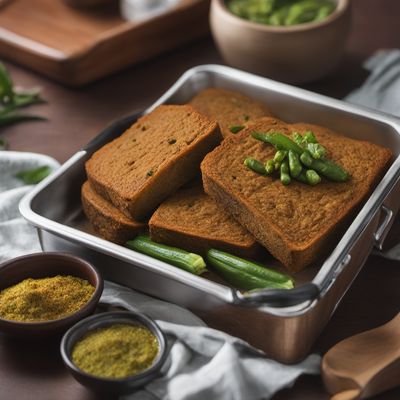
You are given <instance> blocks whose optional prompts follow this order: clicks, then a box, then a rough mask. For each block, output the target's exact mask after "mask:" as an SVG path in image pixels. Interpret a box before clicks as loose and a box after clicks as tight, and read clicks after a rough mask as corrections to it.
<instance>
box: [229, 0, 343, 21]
mask: <svg viewBox="0 0 400 400" xmlns="http://www.w3.org/2000/svg"><path fill="white" fill-rule="evenodd" d="M227 7H228V9H229V10H230V11H231V12H232V13H233V14H235V15H237V16H238V17H240V18H244V19H248V20H250V21H254V22H258V23H261V24H265V25H272V26H292V25H298V24H304V23H310V22H318V21H322V20H323V19H325V18H327V17H328V16H329V15H330V14H332V12H333V11H334V10H335V8H336V3H335V2H334V1H333V0H228V1H227Z"/></svg>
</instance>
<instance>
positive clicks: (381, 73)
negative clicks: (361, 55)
mask: <svg viewBox="0 0 400 400" xmlns="http://www.w3.org/2000/svg"><path fill="white" fill-rule="evenodd" d="M364 68H366V69H367V70H368V71H370V72H371V73H370V75H369V76H368V79H367V80H366V81H365V82H364V84H363V85H362V86H361V87H360V88H359V89H356V90H354V91H353V92H352V93H350V94H349V95H348V96H347V97H346V98H345V100H346V101H349V102H350V103H355V104H360V105H363V106H366V107H369V108H373V109H376V110H380V111H383V112H386V113H389V114H393V115H396V116H398V117H400V50H381V51H379V52H377V53H376V54H374V55H373V56H372V57H371V58H369V59H368V60H367V61H366V62H365V63H364Z"/></svg>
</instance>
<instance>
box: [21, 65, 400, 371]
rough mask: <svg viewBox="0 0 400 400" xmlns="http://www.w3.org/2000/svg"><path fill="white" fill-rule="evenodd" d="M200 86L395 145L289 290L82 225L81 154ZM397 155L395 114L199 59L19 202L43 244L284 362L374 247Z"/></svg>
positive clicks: (388, 220)
mask: <svg viewBox="0 0 400 400" xmlns="http://www.w3.org/2000/svg"><path fill="white" fill-rule="evenodd" d="M207 87H221V88H226V89H231V90H237V91H239V92H242V93H245V94H247V95H249V96H252V97H254V98H256V99H258V100H260V101H262V102H264V103H265V104H267V105H268V107H269V109H270V110H271V111H272V112H273V113H274V115H276V116H277V117H279V118H281V119H283V120H284V121H287V122H300V121H303V122H309V123H315V124H320V125H325V126H327V127H329V128H331V129H333V130H335V131H338V132H342V133H344V134H346V135H348V136H349V137H352V138H356V139H364V140H368V141H371V142H375V143H377V144H381V145H384V146H387V147H389V148H390V149H391V150H392V151H393V154H394V157H393V161H392V164H391V166H390V167H389V169H388V171H387V172H386V174H385V176H384V177H383V179H382V180H381V181H380V182H379V184H378V185H377V187H376V188H375V190H374V191H373V193H372V194H371V196H370V197H369V198H368V200H367V201H366V202H365V204H364V205H363V206H362V208H361V209H360V211H359V213H358V214H357V216H356V217H355V218H354V220H353V222H352V223H351V225H350V226H349V227H348V229H347V231H346V232H345V233H344V235H343V237H342V238H341V240H340V241H339V242H338V243H337V245H336V247H335V248H334V250H333V251H332V253H331V254H330V255H329V256H328V257H327V258H326V259H325V260H323V261H322V262H321V263H320V264H319V265H317V266H315V267H314V268H308V269H306V270H305V272H304V273H302V274H300V275H298V276H296V278H297V279H296V282H297V284H298V286H297V287H296V288H295V289H291V290H273V289H265V290H261V291H259V292H256V293H251V294H248V293H247V294H246V293H241V292H240V291H238V290H236V289H234V288H231V287H229V286H226V285H224V284H221V283H218V282H215V281H212V280H209V279H206V278H203V277H199V276H194V275H192V274H189V273H187V272H185V271H182V270H180V269H177V268H175V267H173V266H171V265H168V264H166V263H163V262H161V261H158V260H155V259H153V258H151V257H148V256H146V255H143V254H140V253H137V252H134V251H132V250H129V249H127V248H124V247H123V246H119V245H116V244H114V243H111V242H109V241H106V240H104V239H101V238H99V237H97V236H95V235H94V234H91V233H90V231H88V229H87V226H86V225H85V220H84V217H83V213H82V208H81V202H80V188H81V185H82V183H83V182H84V181H85V179H86V175H85V170H84V163H85V161H86V160H87V159H88V158H90V156H91V155H92V154H93V152H95V151H96V150H97V149H99V148H100V147H101V146H103V145H104V144H105V143H107V142H109V141H110V140H112V139H113V138H115V137H117V136H118V135H120V134H121V133H122V132H123V131H124V130H125V129H126V128H128V127H129V126H130V125H131V124H132V123H133V122H134V121H135V120H136V119H137V118H138V116H140V115H141V114H143V113H148V112H150V111H152V110H153V109H154V108H155V107H157V106H158V105H160V104H163V103H170V104H172V103H175V104H181V103H186V102H187V101H188V100H189V99H190V98H192V97H193V96H194V95H195V94H197V93H198V92H199V91H200V90H202V89H205V88H207ZM399 153H400V122H399V120H397V119H395V118H394V117H391V116H389V115H385V114H383V113H377V112H373V111H371V110H368V109H366V108H361V107H358V106H354V105H351V104H349V103H345V102H343V101H339V100H334V99H331V98H328V97H325V96H321V95H318V94H315V93H312V92H308V91H305V90H302V89H299V88H295V87H293V86H289V85H285V84H282V83H278V82H275V81H272V80H269V79H265V78H261V77H258V76H255V75H252V74H248V73H245V72H242V71H238V70H235V69H232V68H228V67H224V66H219V65H202V66H198V67H195V68H192V69H190V70H188V71H187V72H186V73H185V74H184V75H183V76H182V77H181V78H180V79H179V80H178V81H177V82H176V83H175V84H174V85H173V86H172V87H171V88H170V89H169V90H168V91H167V92H166V93H165V94H164V95H163V96H162V97H161V98H160V99H159V100H158V101H156V103H154V104H153V105H152V106H151V107H149V108H148V109H146V110H145V111H144V112H142V113H137V112H136V113H132V114H131V115H128V116H127V117H125V118H123V119H121V120H119V121H117V122H115V123H114V124H112V125H111V126H109V127H108V128H106V129H105V130H104V131H103V132H102V133H101V134H100V135H99V136H97V137H96V138H95V139H94V140H93V141H92V142H90V143H89V144H88V145H87V146H86V147H85V148H84V149H82V150H80V151H78V152H77V153H76V154H75V155H73V156H72V157H71V158H70V159H69V160H68V161H67V162H66V163H65V164H64V165H63V166H61V168H60V169H59V170H58V171H56V172H55V173H54V174H53V175H52V176H50V177H48V178H47V179H46V180H45V181H43V182H41V183H40V184H39V185H38V186H37V187H36V188H35V189H34V190H33V191H32V192H31V193H29V194H28V195H27V196H26V197H25V198H24V199H23V200H22V202H21V204H20V210H21V213H22V215H23V216H24V217H25V218H26V219H27V220H28V221H29V222H30V223H32V224H33V225H34V226H36V227H37V229H38V233H39V237H40V241H41V245H42V248H43V249H44V250H46V251H68V252H72V253H74V254H77V255H80V256H82V257H84V258H86V259H88V260H90V261H92V262H94V263H95V265H96V266H97V267H98V268H99V269H100V270H101V272H102V274H103V276H104V278H105V279H109V280H112V281H115V282H118V283H121V284H124V285H127V286H130V287H132V288H134V289H136V290H140V291H142V292H145V293H148V294H150V295H153V296H156V297H159V298H161V299H164V300H167V301H170V302H173V303H177V304H180V305H183V306H186V307H188V308H189V309H191V310H193V311H194V312H195V313H196V314H198V315H199V316H200V317H202V318H203V319H204V320H205V321H206V322H207V323H208V324H209V325H210V326H212V327H215V328H218V329H221V330H224V331H227V332H228V333H231V334H234V335H237V336H239V337H242V338H243V339H245V340H247V341H248V342H250V343H251V344H253V345H254V346H256V347H258V348H260V349H262V350H264V351H265V353H266V354H267V355H268V356H270V357H272V358H275V359H277V360H279V361H282V362H286V363H292V362H296V361H298V360H299V359H301V358H303V357H304V356H305V355H306V354H307V353H308V351H309V350H310V347H311V346H312V344H313V342H314V341H315V339H316V338H317V336H318V334H319V333H320V332H321V330H322V329H323V327H324V326H325V324H326V323H327V322H328V320H329V319H330V317H331V315H332V313H333V312H334V310H335V308H336V307H337V305H338V304H339V302H340V300H341V298H342V297H343V296H344V294H345V292H346V291H347V289H348V288H349V287H350V285H351V283H352V281H353V280H354V279H355V277H356V276H357V274H358V272H359V271H360V269H361V267H362V266H363V264H364V262H365V260H366V259H367V257H368V255H369V254H370V252H371V250H372V249H373V248H374V247H376V248H378V249H379V248H381V246H382V243H383V241H384V239H385V237H386V234H387V232H388V230H389V229H390V226H391V224H392V222H393V218H394V215H395V214H396V213H397V211H398V208H399V202H398V201H397V199H398V198H399V194H400V193H399V192H400V185H399V178H400V157H399Z"/></svg>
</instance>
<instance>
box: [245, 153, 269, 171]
mask: <svg viewBox="0 0 400 400" xmlns="http://www.w3.org/2000/svg"><path fill="white" fill-rule="evenodd" d="M243 164H244V165H245V166H246V167H247V168H249V169H251V170H252V171H254V172H257V173H258V174H261V175H266V173H267V171H266V170H265V167H264V165H263V163H261V162H260V161H258V160H256V159H255V158H253V157H247V158H246V159H245V160H244V163H243Z"/></svg>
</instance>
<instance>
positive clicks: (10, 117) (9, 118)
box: [0, 112, 47, 126]
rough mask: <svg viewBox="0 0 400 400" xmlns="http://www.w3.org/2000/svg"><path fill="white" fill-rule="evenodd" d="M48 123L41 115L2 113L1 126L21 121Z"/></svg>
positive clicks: (0, 117)
mask: <svg viewBox="0 0 400 400" xmlns="http://www.w3.org/2000/svg"><path fill="white" fill-rule="evenodd" d="M32 120H37V121H46V120H47V118H46V117H42V116H40V115H33V114H21V113H18V112H7V113H4V112H0V126H4V125H9V124H14V123H15V122H21V121H32Z"/></svg>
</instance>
